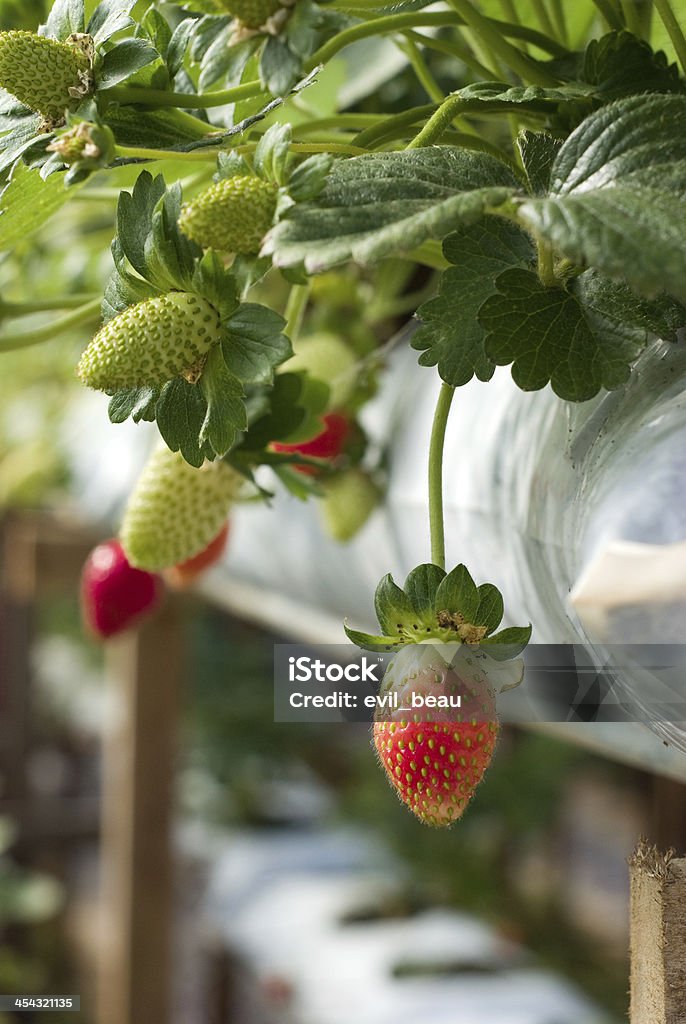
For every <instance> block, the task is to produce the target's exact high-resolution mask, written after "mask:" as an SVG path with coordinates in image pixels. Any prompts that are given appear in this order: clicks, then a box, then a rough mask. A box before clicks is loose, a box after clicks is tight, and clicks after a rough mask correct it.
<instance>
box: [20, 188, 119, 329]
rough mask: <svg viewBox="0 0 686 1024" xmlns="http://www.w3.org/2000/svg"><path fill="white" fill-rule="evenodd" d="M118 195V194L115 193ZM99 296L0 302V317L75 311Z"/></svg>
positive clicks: (78, 294)
mask: <svg viewBox="0 0 686 1024" xmlns="http://www.w3.org/2000/svg"><path fill="white" fill-rule="evenodd" d="M117 195H119V192H117ZM96 298H98V299H99V296H96V295H94V294H83V293H74V294H73V295H56V296H55V297H54V298H51V299H32V300H31V301H30V302H2V301H0V317H7V318H8V319H10V320H13V319H16V318H17V317H20V316H30V315H31V314H32V313H50V312H52V311H53V310H58V309H76V308H78V307H79V306H83V305H84V304H85V303H87V302H92V301H94V300H95V299H96Z"/></svg>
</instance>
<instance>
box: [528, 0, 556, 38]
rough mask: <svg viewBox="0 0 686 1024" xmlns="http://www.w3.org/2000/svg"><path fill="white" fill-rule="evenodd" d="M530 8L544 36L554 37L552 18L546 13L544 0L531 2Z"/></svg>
mask: <svg viewBox="0 0 686 1024" xmlns="http://www.w3.org/2000/svg"><path fill="white" fill-rule="evenodd" d="M532 6H533V9H534V12H535V14H536V17H537V18H538V21H539V23H540V26H541V28H542V29H543V31H544V32H545V33H546V35H549V36H554V35H556V32H555V26H554V25H553V21H552V18H551V17H550V14H549V13H548V8H547V7H546V5H545V3H544V0H532Z"/></svg>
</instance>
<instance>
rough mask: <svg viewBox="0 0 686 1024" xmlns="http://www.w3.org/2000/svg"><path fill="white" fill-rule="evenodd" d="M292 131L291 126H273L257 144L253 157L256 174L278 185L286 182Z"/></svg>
mask: <svg viewBox="0 0 686 1024" xmlns="http://www.w3.org/2000/svg"><path fill="white" fill-rule="evenodd" d="M291 138H292V131H291V126H290V125H289V124H273V125H272V126H271V128H268V129H267V131H266V132H265V133H264V135H263V136H262V137H261V139H260V141H259V142H258V143H257V148H256V149H255V154H254V156H253V167H254V170H255V174H258V175H259V176H260V177H261V178H266V179H267V180H268V181H274V182H276V184H277V185H283V184H284V182H285V180H286V166H287V164H288V159H289V147H290V144H291Z"/></svg>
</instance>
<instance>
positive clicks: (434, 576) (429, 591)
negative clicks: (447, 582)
mask: <svg viewBox="0 0 686 1024" xmlns="http://www.w3.org/2000/svg"><path fill="white" fill-rule="evenodd" d="M444 578H445V570H444V569H441V568H440V567H439V566H438V565H434V564H433V563H432V562H428V563H426V564H424V565H418V566H417V567H416V568H414V569H412V571H411V572H410V573H409V574H408V577H407V579H406V580H405V584H404V586H403V590H404V591H405V594H406V595H407V599H408V601H409V602H410V605H411V606H412V608H414V610H415V613H416V615H417V616H418V617H419V619H420V621H421V622H422V623H423V624H424V625H428V624H431V625H432V626H435V624H436V623H435V615H434V607H435V600H436V592H437V590H438V588H439V585H440V583H441V581H442V580H443V579H444Z"/></svg>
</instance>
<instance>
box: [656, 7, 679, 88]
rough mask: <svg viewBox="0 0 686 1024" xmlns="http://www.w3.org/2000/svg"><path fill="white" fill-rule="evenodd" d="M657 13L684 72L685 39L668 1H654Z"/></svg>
mask: <svg viewBox="0 0 686 1024" xmlns="http://www.w3.org/2000/svg"><path fill="white" fill-rule="evenodd" d="M654 3H655V7H656V8H657V13H658V14H659V15H660V18H661V19H662V24H663V25H664V26H665V28H666V29H667V34H668V35H669V38H670V39H671V40H672V46H673V47H674V49H675V50H676V54H677V57H678V58H679V63H680V64H681V67H682V68H683V70H684V71H686V37H685V36H684V33H683V30H682V28H681V25H680V24H679V22H678V21H677V19H676V15H675V14H674V11H673V10H672V7H671V4H670V2H669V0H654Z"/></svg>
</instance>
